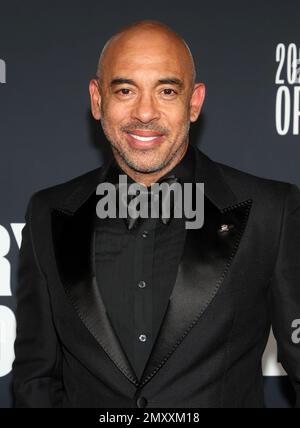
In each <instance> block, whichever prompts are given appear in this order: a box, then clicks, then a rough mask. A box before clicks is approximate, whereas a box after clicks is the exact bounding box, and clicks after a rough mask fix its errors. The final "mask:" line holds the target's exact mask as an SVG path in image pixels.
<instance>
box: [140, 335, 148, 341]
mask: <svg viewBox="0 0 300 428" xmlns="http://www.w3.org/2000/svg"><path fill="white" fill-rule="evenodd" d="M139 340H140V342H146V340H147V336H146V335H145V334H140V336H139Z"/></svg>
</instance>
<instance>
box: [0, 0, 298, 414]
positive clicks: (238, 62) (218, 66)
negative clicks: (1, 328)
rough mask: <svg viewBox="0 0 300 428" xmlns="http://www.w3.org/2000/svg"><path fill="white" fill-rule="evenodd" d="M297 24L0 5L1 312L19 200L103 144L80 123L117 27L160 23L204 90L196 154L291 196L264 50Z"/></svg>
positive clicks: (293, 35)
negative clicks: (4, 263) (0, 69)
mask: <svg viewBox="0 0 300 428" xmlns="http://www.w3.org/2000/svg"><path fill="white" fill-rule="evenodd" d="M299 17H300V2H299V1H293V0H287V1H285V2H282V1H279V0H272V1H264V2H262V1H247V0H244V1H243V0H240V1H233V0H231V1H230V0H229V1H226V2H224V1H216V0H210V1H201V0H198V1H185V2H183V1H172V2H166V1H165V2H163V1H156V0H152V1H151V2H145V1H136V0H134V1H126V2H125V1H107V0H101V1H100V0H98V1H96V0H86V1H83V0H82V1H79V0H72V1H56V0H54V1H53V0H51V1H47V0H44V1H37V0H27V1H25V2H21V1H14V0H6V1H4V0H0V58H2V59H3V60H5V62H6V67H7V68H6V72H7V76H6V79H7V81H6V83H5V84H0V142H1V155H0V171H1V181H0V196H1V205H0V206H1V209H0V225H2V226H3V227H4V228H5V229H6V230H7V231H8V233H9V234H10V237H11V249H10V252H9V254H8V257H7V258H8V260H9V262H10V263H11V269H12V271H11V288H12V296H1V295H0V305H4V306H7V307H9V308H11V309H12V310H14V308H15V306H14V305H15V301H14V297H13V295H14V292H15V287H16V280H15V276H16V267H17V257H18V246H17V244H16V242H15V240H14V237H13V234H12V229H11V226H10V224H11V223H23V222H24V212H25V208H26V205H27V203H28V199H29V197H30V195H31V194H32V193H33V192H34V191H36V190H38V189H41V188H43V187H47V186H50V185H54V184H56V183H60V182H63V181H66V180H68V179H70V178H72V177H74V176H77V175H79V174H81V173H83V172H85V171H87V170H89V169H93V168H96V167H97V166H99V165H100V164H101V163H102V160H103V147H105V145H106V144H107V142H105V138H104V135H103V133H102V131H101V127H100V123H97V122H94V120H93V119H92V118H91V114H90V109H89V95H88V82H89V80H90V78H92V77H93V76H94V73H95V70H96V64H97V60H98V56H99V54H100V52H101V49H102V47H103V45H104V43H105V42H106V40H107V39H108V38H109V37H110V36H111V35H112V34H113V33H114V32H115V31H117V30H118V29H119V28H120V27H122V26H124V25H125V24H128V23H131V22H133V21H136V20H140V19H156V20H160V21H162V22H164V23H166V24H168V25H170V26H171V27H172V28H173V29H174V30H175V31H177V32H178V33H180V34H181V35H182V36H183V37H184V39H185V40H186V42H187V43H188V44H189V46H190V49H191V51H192V53H193V55H194V59H195V63H196V66H197V77H198V78H197V80H198V81H202V82H204V83H205V85H206V100H205V103H204V107H203V112H202V114H201V116H200V118H199V120H198V122H197V123H196V124H192V125H191V138H192V140H193V142H194V143H195V144H197V145H198V146H199V147H200V148H201V149H202V150H203V151H204V152H205V153H206V154H208V155H209V156H210V157H211V158H212V159H215V160H217V161H220V162H223V163H226V164H228V165H231V166H234V167H236V168H238V169H242V170H244V171H247V172H250V173H252V174H255V175H258V176H261V177H267V178H273V179H277V180H283V181H288V182H292V183H295V184H298V185H299V184H300V170H299V159H300V142H299V135H292V133H291V132H289V133H288V134H287V135H285V136H280V135H278V133H277V131H276V126H275V100H276V92H277V86H276V85H275V74H276V71H277V66H278V64H277V63H276V61H275V50H276V46H277V45H278V44H279V43H284V44H286V45H289V44H290V43H295V44H296V45H297V46H300V40H299V39H300V33H299ZM289 86H290V87H291V85H289ZM0 278H1V275H0ZM1 345H2V344H1ZM0 364H1V361H0ZM250 375H251V374H250V373H249V376H250ZM10 380H11V374H8V375H6V376H3V377H0V407H9V406H10V405H11V393H10ZM292 400H293V393H292V390H291V386H290V384H289V381H288V379H287V378H286V377H280V378H279V377H267V378H266V403H267V405H268V407H288V406H290V405H291V403H292Z"/></svg>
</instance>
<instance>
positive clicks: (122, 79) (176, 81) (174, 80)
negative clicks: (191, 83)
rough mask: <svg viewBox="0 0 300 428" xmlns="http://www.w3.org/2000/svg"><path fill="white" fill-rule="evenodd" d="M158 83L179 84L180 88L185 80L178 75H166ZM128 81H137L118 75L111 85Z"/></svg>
mask: <svg viewBox="0 0 300 428" xmlns="http://www.w3.org/2000/svg"><path fill="white" fill-rule="evenodd" d="M157 82H158V85H177V86H178V87H179V88H180V89H181V88H182V87H183V81H182V80H180V79H178V78H177V77H166V78H164V79H159V80H158V81H157ZM125 83H127V84H128V85H134V86H135V85H136V83H135V81H134V80H132V79H127V78H125V77H116V78H114V79H112V80H111V82H110V86H111V87H112V86H114V85H122V84H125Z"/></svg>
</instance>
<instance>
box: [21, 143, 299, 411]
mask: <svg viewBox="0 0 300 428" xmlns="http://www.w3.org/2000/svg"><path fill="white" fill-rule="evenodd" d="M106 168H107V166H106V164H105V165H103V166H102V167H100V168H98V169H96V170H93V171H91V172H88V173H86V174H84V175H82V176H80V177H77V178H75V179H73V180H71V181H69V182H67V183H64V184H60V185H57V186H54V187H51V188H48V189H43V190H41V191H39V192H37V193H35V194H34V195H33V196H32V198H31V199H30V202H29V205H28V208H27V212H26V225H25V227H24V229H23V233H22V246H21V251H20V265H19V284H18V289H17V303H18V305H17V337H16V341H15V356H16V358H15V361H14V364H13V389H14V394H15V406H16V407H97V408H105V407H110V408H113V407H120V408H121V407H126V408H130V407H131V408H132V407H150V408H155V407H178V408H188V407H196V408H205V407H208V408H222V407H230V408H243V407H252V408H253V407H264V398H263V376H262V367H261V359H262V355H263V352H264V349H265V346H266V343H267V339H268V336H269V332H270V327H271V324H272V327H273V330H274V334H275V337H276V339H277V342H278V349H279V360H280V361H281V363H282V364H283V366H284V368H285V369H286V371H287V373H288V374H289V376H290V378H291V380H292V382H293V384H294V386H295V390H296V392H297V403H296V406H297V407H300V345H299V344H296V343H294V342H295V341H293V340H292V333H293V328H292V323H293V321H294V320H296V319H299V318H300V191H299V189H298V187H297V186H296V185H294V184H290V183H285V182H281V181H276V180H268V179H264V178H260V177H256V176H254V175H251V174H248V173H246V172H242V171H239V170H237V169H234V168H232V167H229V166H226V165H223V164H221V163H218V162H215V161H213V160H212V159H210V158H209V157H207V156H206V155H205V154H204V153H203V152H202V151H200V150H199V149H198V148H196V177H197V179H196V181H197V182H203V183H204V190H205V218H204V226H203V227H202V228H201V229H195V230H193V229H187V231H186V243H185V248H184V251H183V255H182V259H181V262H180V265H179V268H178V271H177V272H175V273H174V278H175V285H174V288H173V290H172V294H171V297H170V300H169V305H168V307H167V311H166V314H165V317H164V319H163V323H162V325H161V328H160V331H159V334H158V336H157V339H156V341H155V344H154V346H153V349H152V353H151V355H150V357H149V360H148V362H147V364H146V366H145V369H144V373H143V376H142V378H141V379H137V376H136V374H135V373H134V370H133V368H132V367H131V365H130V363H129V361H128V358H127V356H126V355H125V353H124V351H123V349H122V347H121V344H120V341H119V339H118V337H117V335H116V333H115V332H114V330H113V327H112V325H111V323H110V320H109V318H108V316H107V313H106V310H105V306H104V304H103V300H102V298H101V294H100V291H99V287H98V285H97V282H96V280H95V276H94V275H93V271H92V263H91V258H92V245H91V236H92V227H91V223H92V222H91V216H92V215H94V210H95V203H96V200H97V198H96V194H95V189H96V186H97V185H98V184H99V183H100V182H101V178H102V179H103V175H104V173H105V171H106ZM222 225H228V226H229V227H228V228H226V227H225V228H224V227H222ZM162 263H163V261H162Z"/></svg>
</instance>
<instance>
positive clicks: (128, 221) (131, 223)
mask: <svg viewBox="0 0 300 428" xmlns="http://www.w3.org/2000/svg"><path fill="white" fill-rule="evenodd" d="M176 182H179V183H180V179H179V178H178V177H176V176H175V175H174V174H172V175H168V176H166V177H164V178H162V179H160V180H158V181H157V183H158V184H160V183H167V184H168V185H171V184H173V183H176ZM115 187H116V189H117V193H118V191H119V183H116V184H115ZM135 196H136V195H129V194H127V198H128V200H129V202H130V201H131V200H132V199H133V198H134V197H135ZM161 199H162V198H160V204H159V219H160V221H161V222H162V223H163V224H165V225H167V224H169V222H170V220H171V218H172V217H173V214H174V213H173V210H174V197H171V198H170V215H169V216H163V215H162V205H163V204H164V201H162V200H161ZM118 200H119V197H118V194H117V201H118ZM117 208H119V207H117ZM140 219H141V217H139V216H138V217H137V218H133V217H131V216H130V214H129V212H128V216H127V217H125V218H123V220H124V222H125V225H126V227H127V229H128V230H132V229H133V228H135V227H136V226H137V224H138V222H139V220H140Z"/></svg>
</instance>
